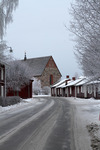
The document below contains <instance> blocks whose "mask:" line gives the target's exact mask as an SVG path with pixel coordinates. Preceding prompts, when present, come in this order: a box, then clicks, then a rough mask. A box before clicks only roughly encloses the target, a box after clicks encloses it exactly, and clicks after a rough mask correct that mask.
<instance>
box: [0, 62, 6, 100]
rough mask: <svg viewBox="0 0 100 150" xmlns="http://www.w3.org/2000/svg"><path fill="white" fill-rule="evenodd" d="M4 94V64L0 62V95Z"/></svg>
mask: <svg viewBox="0 0 100 150" xmlns="http://www.w3.org/2000/svg"><path fill="white" fill-rule="evenodd" d="M4 96H5V65H4V64H3V63H0V97H4Z"/></svg>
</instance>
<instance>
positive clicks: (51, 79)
mask: <svg viewBox="0 0 100 150" xmlns="http://www.w3.org/2000/svg"><path fill="white" fill-rule="evenodd" d="M52 84H53V75H50V85H52Z"/></svg>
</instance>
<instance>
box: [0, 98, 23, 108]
mask: <svg viewBox="0 0 100 150" xmlns="http://www.w3.org/2000/svg"><path fill="white" fill-rule="evenodd" d="M20 101H21V98H20V97H19V96H9V97H0V106H2V107H5V106H10V105H14V104H17V103H20Z"/></svg>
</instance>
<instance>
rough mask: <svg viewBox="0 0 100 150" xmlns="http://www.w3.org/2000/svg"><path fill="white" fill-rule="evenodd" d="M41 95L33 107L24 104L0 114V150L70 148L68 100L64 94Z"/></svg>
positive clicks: (62, 149) (60, 149) (66, 149)
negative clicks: (23, 106) (40, 101)
mask: <svg viewBox="0 0 100 150" xmlns="http://www.w3.org/2000/svg"><path fill="white" fill-rule="evenodd" d="M44 99H45V102H44V103H42V104H41V105H37V106H36V107H33V106H32V105H27V107H26V108H24V109H19V110H16V111H14V110H13V111H9V112H6V113H1V114H0V150H71V149H72V147H73V146H72V145H74V144H73V140H72V126H71V113H70V104H69V102H68V101H67V100H65V99H63V98H53V97H45V98H44ZM73 150H75V148H74V149H73Z"/></svg>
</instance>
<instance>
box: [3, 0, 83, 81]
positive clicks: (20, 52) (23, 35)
mask: <svg viewBox="0 0 100 150" xmlns="http://www.w3.org/2000/svg"><path fill="white" fill-rule="evenodd" d="M71 1H72V0H70V1H67V0H42V1H41V0H31V1H26V0H19V6H18V8H17V10H16V11H15V12H14V15H13V16H14V17H13V20H14V21H13V23H12V24H10V25H9V26H8V29H7V35H6V37H5V39H6V41H7V44H8V45H9V46H11V47H12V48H13V49H14V53H13V55H14V57H16V58H18V59H22V58H23V57H24V52H25V51H26V53H27V58H33V57H41V56H49V55H52V56H53V58H54V60H55V62H56V64H57V66H58V68H59V69H60V71H61V73H62V75H63V78H64V77H65V76H66V75H67V74H69V75H70V76H71V77H72V76H74V75H75V73H76V72H78V73H79V74H80V72H81V71H80V70H79V69H78V65H77V63H76V59H75V56H74V53H73V50H74V48H73V46H74V43H73V42H72V35H71V33H70V32H69V31H68V30H66V28H65V26H64V25H65V24H66V26H69V20H70V15H69V10H68V9H69V8H70V2H71Z"/></svg>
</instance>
